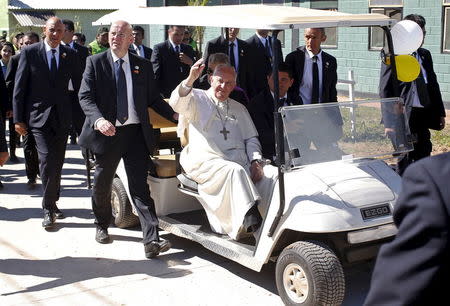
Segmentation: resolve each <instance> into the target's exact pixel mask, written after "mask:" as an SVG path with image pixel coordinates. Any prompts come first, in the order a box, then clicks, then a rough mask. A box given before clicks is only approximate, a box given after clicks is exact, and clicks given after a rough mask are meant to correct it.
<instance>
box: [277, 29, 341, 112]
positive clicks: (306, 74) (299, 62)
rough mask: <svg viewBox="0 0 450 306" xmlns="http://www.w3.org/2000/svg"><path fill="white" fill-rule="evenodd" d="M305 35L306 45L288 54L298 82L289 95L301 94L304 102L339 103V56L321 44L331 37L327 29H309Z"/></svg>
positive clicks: (289, 64)
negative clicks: (337, 88)
mask: <svg viewBox="0 0 450 306" xmlns="http://www.w3.org/2000/svg"><path fill="white" fill-rule="evenodd" d="M304 37H305V46H301V47H298V48H297V49H296V50H294V51H292V52H291V53H289V54H288V55H287V56H286V64H287V65H288V66H289V67H290V68H291V70H292V72H293V73H294V84H292V87H291V88H290V89H289V93H288V94H289V95H290V96H294V97H300V103H301V104H313V103H327V102H337V90H336V83H337V62H336V58H335V57H334V56H332V55H330V54H328V53H326V52H325V51H323V50H322V49H321V47H320V45H321V44H322V42H324V41H325V40H326V39H327V36H326V35H325V30H324V29H323V28H308V29H305V34H304ZM315 76H317V77H315Z"/></svg>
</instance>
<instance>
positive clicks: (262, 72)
mask: <svg viewBox="0 0 450 306" xmlns="http://www.w3.org/2000/svg"><path fill="white" fill-rule="evenodd" d="M246 42H247V44H248V46H249V52H250V59H251V60H252V63H251V70H250V76H251V79H250V82H251V85H250V88H251V89H252V91H253V92H252V93H250V96H252V97H254V96H255V95H257V94H258V93H260V92H261V91H262V90H263V89H266V88H267V78H266V76H267V75H269V72H270V71H272V63H273V60H274V58H275V56H274V54H273V49H272V47H273V45H274V44H275V45H276V48H275V50H277V51H278V59H279V62H282V61H283V53H282V51H281V42H280V40H278V39H276V40H275V41H274V39H273V37H271V36H270V35H269V30H261V29H259V30H256V33H255V35H253V36H251V37H250V38H249V39H247V40H246Z"/></svg>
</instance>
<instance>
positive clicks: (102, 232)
mask: <svg viewBox="0 0 450 306" xmlns="http://www.w3.org/2000/svg"><path fill="white" fill-rule="evenodd" d="M95 240H96V241H97V242H98V243H108V242H109V241H110V239H109V235H108V230H107V229H105V228H101V227H97V231H96V233H95Z"/></svg>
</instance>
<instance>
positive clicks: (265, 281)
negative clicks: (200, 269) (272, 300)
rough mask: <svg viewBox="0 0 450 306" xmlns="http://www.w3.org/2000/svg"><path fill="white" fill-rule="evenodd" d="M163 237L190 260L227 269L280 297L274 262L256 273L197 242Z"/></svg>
mask: <svg viewBox="0 0 450 306" xmlns="http://www.w3.org/2000/svg"><path fill="white" fill-rule="evenodd" d="M161 237H163V238H164V239H168V240H170V242H171V243H172V245H173V246H174V247H176V248H180V249H183V250H184V253H186V254H189V255H190V256H188V258H190V257H194V256H196V257H200V258H202V259H203V260H206V261H209V262H212V263H214V264H215V265H218V266H221V267H223V268H225V269H226V270H228V271H229V272H231V273H233V274H234V275H236V276H238V277H240V278H242V279H244V280H246V281H248V282H250V283H252V284H254V285H255V286H258V287H261V288H264V289H265V290H267V291H269V292H271V293H273V294H275V295H278V292H277V288H276V284H275V264H274V263H273V262H269V263H268V264H266V265H264V266H263V267H262V270H261V271H260V272H256V271H253V270H250V269H248V268H246V267H244V266H242V265H240V264H238V263H236V262H234V261H231V260H229V259H227V258H225V257H222V256H220V255H218V254H216V253H214V252H212V251H209V250H207V249H205V248H204V247H202V246H201V245H200V244H198V243H196V242H193V241H190V240H187V239H183V238H180V237H177V236H174V235H172V234H167V235H162V236H161Z"/></svg>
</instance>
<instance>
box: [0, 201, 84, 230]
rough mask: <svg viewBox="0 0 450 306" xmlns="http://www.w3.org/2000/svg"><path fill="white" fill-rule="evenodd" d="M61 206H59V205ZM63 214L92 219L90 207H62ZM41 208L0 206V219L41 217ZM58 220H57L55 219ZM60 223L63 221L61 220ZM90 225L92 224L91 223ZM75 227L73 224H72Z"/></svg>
mask: <svg viewBox="0 0 450 306" xmlns="http://www.w3.org/2000/svg"><path fill="white" fill-rule="evenodd" d="M2 205H3V204H2ZM60 208H61V207H60ZM61 210H62V212H63V213H64V215H65V216H66V218H67V217H77V218H81V219H93V216H92V215H91V211H92V210H91V209H84V208H77V209H64V208H61ZM42 217H43V212H42V208H11V209H10V208H7V207H3V206H0V220H1V221H26V220H28V219H33V218H37V219H42ZM57 222H58V221H57ZM60 224H61V225H63V224H64V222H63V221H62V220H61V222H60ZM65 226H66V227H69V223H66V225H65ZM91 226H92V225H91ZM74 227H75V226H74Z"/></svg>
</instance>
